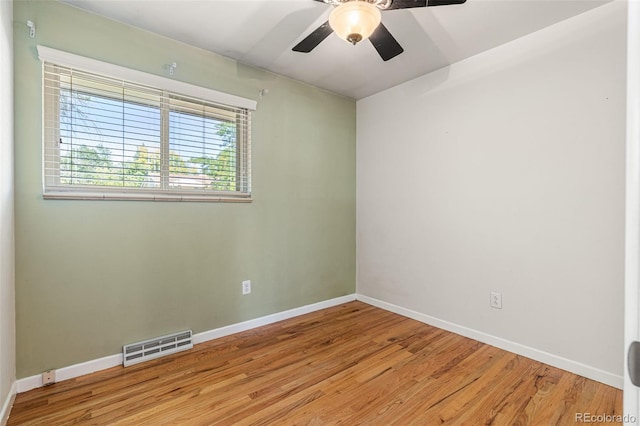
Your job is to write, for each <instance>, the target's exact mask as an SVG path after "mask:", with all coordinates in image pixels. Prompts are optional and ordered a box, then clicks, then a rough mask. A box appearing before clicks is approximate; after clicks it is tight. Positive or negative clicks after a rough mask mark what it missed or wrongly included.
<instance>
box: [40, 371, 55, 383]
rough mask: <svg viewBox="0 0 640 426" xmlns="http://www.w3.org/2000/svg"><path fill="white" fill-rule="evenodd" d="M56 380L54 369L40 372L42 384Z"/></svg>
mask: <svg viewBox="0 0 640 426" xmlns="http://www.w3.org/2000/svg"><path fill="white" fill-rule="evenodd" d="M55 382H56V370H47V371H45V372H44V373H42V385H43V386H49V385H52V384H54V383H55Z"/></svg>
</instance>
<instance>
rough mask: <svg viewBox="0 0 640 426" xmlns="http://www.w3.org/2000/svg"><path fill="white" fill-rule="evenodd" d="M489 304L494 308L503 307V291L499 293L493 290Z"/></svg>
mask: <svg viewBox="0 0 640 426" xmlns="http://www.w3.org/2000/svg"><path fill="white" fill-rule="evenodd" d="M489 305H490V306H491V307H492V308H496V309H502V293H498V292H495V291H492V292H491V300H490V301H489Z"/></svg>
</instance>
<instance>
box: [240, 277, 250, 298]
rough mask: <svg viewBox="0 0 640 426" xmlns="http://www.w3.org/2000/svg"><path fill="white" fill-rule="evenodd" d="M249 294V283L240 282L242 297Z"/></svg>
mask: <svg viewBox="0 0 640 426" xmlns="http://www.w3.org/2000/svg"><path fill="white" fill-rule="evenodd" d="M249 293H251V281H249V280H247V281H242V295H243V296H244V295H247V294H249Z"/></svg>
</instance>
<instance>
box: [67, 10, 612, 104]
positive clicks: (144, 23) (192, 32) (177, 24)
mask: <svg viewBox="0 0 640 426" xmlns="http://www.w3.org/2000/svg"><path fill="white" fill-rule="evenodd" d="M62 1H63V2H64V3H68V4H71V5H74V6H77V7H80V8H82V9H86V10H88V11H92V12H94V13H97V14H99V15H103V16H106V17H108V18H111V19H115V20H117V21H120V22H124V23H127V24H130V25H132V26H136V27H139V28H143V29H145V30H148V31H151V32H154V33H157V34H162V35H164V36H167V37H170V38H172V39H175V40H180V41H183V42H185V43H188V44H190V45H193V46H198V47H200V48H203V49H206V50H209V51H212V52H216V53H219V54H221V55H224V56H228V57H231V58H234V59H237V60H238V61H240V62H242V63H245V64H248V65H253V66H257V67H260V68H265V69H268V70H270V71H273V72H275V73H278V74H282V75H286V76H289V77H292V78H294V79H297V80H301V81H304V82H307V83H309V84H312V85H314V86H317V87H321V88H324V89H327V90H330V91H332V92H336V93H340V94H343V95H346V96H349V97H351V98H354V99H361V98H363V97H366V96H368V95H371V94H374V93H376V92H379V91H381V90H384V89H387V88H389V87H392V86H395V85H397V84H399V83H402V82H404V81H407V80H410V79H412V78H414V77H417V76H420V75H423V74H426V73H428V72H430V71H434V70H436V69H438V68H442V67H443V66H446V65H449V64H451V63H454V62H457V61H460V60H462V59H464V58H467V57H470V56H473V55H475V54H478V53H480V52H483V51H485V50H488V49H491V48H492V47H495V46H498V45H500V44H503V43H505V42H508V41H510V40H513V39H516V38H518V37H521V36H523V35H525V34H528V33H531V32H534V31H537V30H539V29H542V28H544V27H547V26H549V25H552V24H554V23H556V22H559V21H562V20H564V19H567V18H569V17H571V16H574V15H577V14H580V13H582V12H585V11H587V10H589V9H592V8H594V7H597V6H600V5H602V4H604V3H606V2H607V1H609V0H468V1H467V2H466V3H465V4H462V5H452V6H439V7H429V8H416V9H405V10H388V11H383V12H382V21H383V22H384V24H385V25H386V27H387V28H388V29H389V31H390V32H391V33H392V34H393V36H394V37H395V38H396V40H398V42H399V43H400V44H401V45H402V47H403V48H404V53H402V54H401V55H399V56H397V57H396V58H394V59H391V60H390V61H388V62H383V61H382V59H380V57H379V56H378V54H377V52H376V51H375V49H374V48H373V46H372V45H371V44H370V43H369V42H368V41H366V42H362V43H359V44H358V45H356V46H351V45H350V44H348V43H346V42H345V41H343V40H340V39H339V38H338V36H336V35H335V34H332V35H330V36H329V37H328V38H327V39H326V40H324V41H323V42H322V43H321V44H320V45H319V46H318V47H316V48H315V49H314V50H313V51H312V52H311V53H306V54H305V53H298V52H293V51H291V48H292V47H293V46H295V45H296V44H297V43H298V42H299V41H300V40H302V39H303V38H304V37H306V36H307V35H308V34H309V33H310V32H311V31H313V30H314V29H315V28H316V27H318V26H319V25H320V24H322V23H323V22H325V21H326V20H327V19H328V15H329V11H330V10H331V7H332V6H329V5H327V4H324V3H320V2H317V1H312V0H131V1H122V0H62Z"/></svg>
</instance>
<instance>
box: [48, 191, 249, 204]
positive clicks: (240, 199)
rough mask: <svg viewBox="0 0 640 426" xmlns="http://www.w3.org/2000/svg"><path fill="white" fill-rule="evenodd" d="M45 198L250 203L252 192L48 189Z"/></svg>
mask: <svg viewBox="0 0 640 426" xmlns="http://www.w3.org/2000/svg"><path fill="white" fill-rule="evenodd" d="M42 197H43V198H44V199H45V200H93V201H98V200H99V201H170V202H176V201H177V202H183V201H185V202H204V203H250V202H252V201H253V200H252V198H251V194H246V195H242V196H240V195H239V196H235V197H234V196H224V195H218V194H215V195H213V194H212V195H201V194H159V193H158V194H156V193H138V194H136V193H104V192H71V191H48V192H45V193H44V194H43V196H42Z"/></svg>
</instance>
